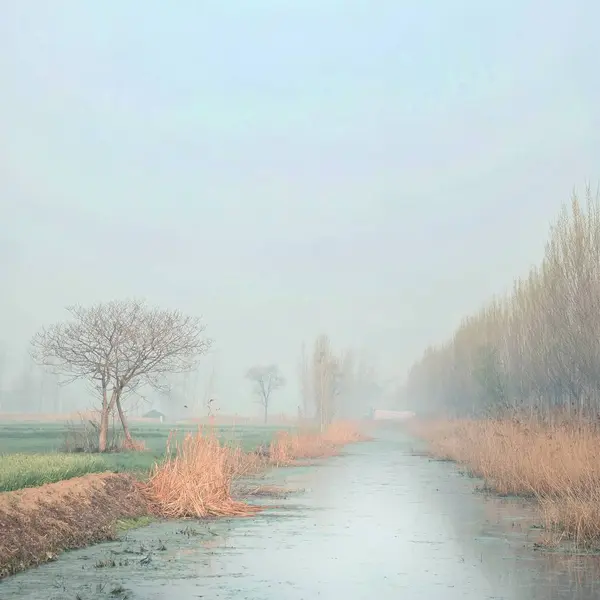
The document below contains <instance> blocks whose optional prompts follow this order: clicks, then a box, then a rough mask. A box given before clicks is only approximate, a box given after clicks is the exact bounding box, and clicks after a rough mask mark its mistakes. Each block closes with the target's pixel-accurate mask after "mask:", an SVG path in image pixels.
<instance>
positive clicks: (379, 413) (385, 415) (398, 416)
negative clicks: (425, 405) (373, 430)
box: [373, 409, 415, 421]
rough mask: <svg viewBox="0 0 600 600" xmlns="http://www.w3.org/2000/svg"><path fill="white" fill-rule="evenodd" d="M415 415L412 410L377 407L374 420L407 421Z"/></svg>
mask: <svg viewBox="0 0 600 600" xmlns="http://www.w3.org/2000/svg"><path fill="white" fill-rule="evenodd" d="M414 416H415V413H414V412H412V411H410V410H383V409H375V410H374V411H373V420H375V421H406V420H407V419H411V418H412V417H414Z"/></svg>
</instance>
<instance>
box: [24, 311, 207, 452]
mask: <svg viewBox="0 0 600 600" xmlns="http://www.w3.org/2000/svg"><path fill="white" fill-rule="evenodd" d="M67 311H68V312H69V314H70V316H71V319H70V320H69V321H66V322H63V323H57V324H54V325H52V326H50V327H48V328H43V329H42V330H41V331H40V332H38V333H37V334H36V335H35V336H34V338H33V339H32V341H31V353H32V356H33V358H34V360H35V361H36V362H37V363H38V364H41V365H43V366H45V367H47V368H49V369H50V370H52V371H53V372H54V373H57V374H60V375H63V376H66V377H67V380H66V381H64V383H69V382H72V381H75V380H77V379H83V380H86V381H87V382H89V383H90V384H91V385H92V386H93V388H94V390H95V391H96V392H97V393H98V394H99V396H100V399H101V409H100V423H99V439H98V449H99V450H100V451H101V452H104V451H106V449H107V435H108V427H109V415H110V414H111V413H112V412H113V410H114V409H115V408H116V410H117V412H118V414H119V418H120V420H121V424H122V426H123V432H124V434H125V440H126V443H127V444H132V442H133V440H132V438H131V434H130V432H129V428H128V426H127V420H126V417H125V413H124V410H123V404H122V403H123V401H124V400H125V398H126V397H127V396H128V395H129V394H132V393H135V392H136V391H138V390H140V388H142V387H143V386H146V385H148V386H152V387H155V388H159V387H160V386H161V383H162V382H164V379H165V377H166V375H168V374H170V373H182V372H185V371H188V370H190V369H193V368H194V367H195V366H196V364H197V362H198V360H199V358H200V357H201V356H202V355H204V354H205V353H206V352H207V351H208V350H209V349H210V346H211V343H212V340H210V339H208V338H206V337H205V336H204V330H205V326H204V325H203V324H202V322H201V320H200V319H199V318H197V317H191V316H186V315H184V314H182V313H181V312H179V311H178V310H164V309H161V308H150V307H148V306H146V304H145V302H143V301H138V300H124V301H111V302H108V303H100V304H96V305H94V306H92V307H89V308H85V307H81V306H71V307H69V308H67Z"/></svg>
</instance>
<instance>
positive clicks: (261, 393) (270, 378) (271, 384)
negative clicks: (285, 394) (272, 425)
mask: <svg viewBox="0 0 600 600" xmlns="http://www.w3.org/2000/svg"><path fill="white" fill-rule="evenodd" d="M246 377H247V378H248V379H249V380H250V381H252V382H253V383H254V393H255V394H256V396H257V397H258V401H259V402H260V404H262V407H263V409H264V419H265V423H266V422H267V418H268V414H269V406H270V404H271V396H272V394H273V392H274V391H275V390H278V389H279V388H281V387H283V386H284V385H285V379H284V377H283V375H282V374H281V372H280V370H279V367H278V366H277V365H268V366H266V367H262V366H256V367H252V368H251V369H250V370H249V371H248V373H247V374H246Z"/></svg>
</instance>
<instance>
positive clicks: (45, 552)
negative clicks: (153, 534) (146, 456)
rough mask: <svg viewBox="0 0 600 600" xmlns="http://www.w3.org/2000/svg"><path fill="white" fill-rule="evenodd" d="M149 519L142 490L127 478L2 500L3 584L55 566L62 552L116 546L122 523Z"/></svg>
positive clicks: (109, 476) (107, 477) (106, 477)
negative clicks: (103, 544) (113, 542)
mask: <svg viewBox="0 0 600 600" xmlns="http://www.w3.org/2000/svg"><path fill="white" fill-rule="evenodd" d="M146 514H148V505H147V501H146V498H145V496H144V494H143V492H142V489H141V486H140V485H139V483H138V482H137V481H136V480H135V479H134V478H133V477H132V476H131V475H128V474H125V473H121V474H115V473H102V474H92V475H85V476H84V477H77V478H75V479H70V480H68V481H61V482H59V483H50V484H47V485H44V486H42V487H39V488H27V489H24V490H20V491H16V492H5V493H3V494H0V531H1V532H2V534H1V535H0V578H3V577H6V576H7V575H11V574H13V573H16V572H18V571H22V570H24V569H26V568H28V567H32V566H35V565H39V564H41V563H43V562H47V561H49V560H53V559H54V558H56V557H57V555H58V554H59V553H60V552H62V551H64V550H70V549H74V548H82V547H84V546H88V545H90V544H94V543H97V542H103V541H107V540H112V539H114V538H115V536H116V533H117V529H116V525H117V522H118V521H119V520H120V519H127V518H138V517H141V516H143V515H146Z"/></svg>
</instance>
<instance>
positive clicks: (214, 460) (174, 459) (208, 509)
mask: <svg viewBox="0 0 600 600" xmlns="http://www.w3.org/2000/svg"><path fill="white" fill-rule="evenodd" d="M170 444H171V440H169V442H168V447H167V456H168V457H169V458H167V459H166V460H165V461H164V462H163V463H161V464H158V465H156V466H155V467H154V469H153V471H152V474H151V476H150V479H149V481H148V487H147V492H148V497H149V502H150V505H151V509H152V512H153V513H154V514H156V515H159V516H161V517H165V518H174V519H178V518H186V517H196V518H203V517H222V516H246V515H250V514H254V513H255V512H257V511H258V510H259V509H258V508H257V507H255V506H250V505H248V504H245V503H244V502H238V501H236V500H234V499H233V498H232V495H231V485H232V483H233V481H234V480H235V479H237V478H239V477H242V476H244V475H247V474H249V473H251V472H253V471H255V470H257V469H258V468H259V467H260V466H261V465H262V464H264V461H261V460H260V458H259V457H258V456H257V455H255V454H246V453H244V452H243V451H242V450H241V449H239V448H231V447H229V446H226V445H224V444H222V443H221V442H220V441H219V439H218V438H217V436H216V435H215V434H214V433H210V434H204V433H203V432H202V430H198V432H197V433H195V434H191V433H189V434H187V435H186V436H185V438H184V440H183V442H182V443H180V444H177V445H176V447H175V452H174V455H172V453H171V448H170Z"/></svg>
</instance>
